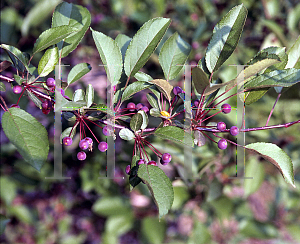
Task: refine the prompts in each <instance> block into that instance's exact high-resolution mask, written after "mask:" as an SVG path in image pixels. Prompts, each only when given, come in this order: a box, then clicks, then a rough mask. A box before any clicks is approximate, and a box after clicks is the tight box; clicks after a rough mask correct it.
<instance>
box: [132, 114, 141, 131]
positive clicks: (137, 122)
mask: <svg viewBox="0 0 300 244" xmlns="http://www.w3.org/2000/svg"><path fill="white" fill-rule="evenodd" d="M142 124H143V116H142V115H141V114H140V113H136V114H135V115H133V116H132V118H131V120H130V128H131V129H132V130H133V131H134V132H136V131H138V130H140V129H141V126H142Z"/></svg>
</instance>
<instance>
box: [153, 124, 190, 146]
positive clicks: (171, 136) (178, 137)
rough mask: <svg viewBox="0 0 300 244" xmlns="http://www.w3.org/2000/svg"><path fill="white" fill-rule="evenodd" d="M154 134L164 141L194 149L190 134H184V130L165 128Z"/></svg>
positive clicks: (173, 127)
mask: <svg viewBox="0 0 300 244" xmlns="http://www.w3.org/2000/svg"><path fill="white" fill-rule="evenodd" d="M154 134H155V135H156V136H158V137H160V138H162V139H165V140H170V141H173V142H176V143H179V144H184V145H187V146H190V147H194V142H193V138H192V136H191V134H189V133H186V132H185V131H184V130H182V129H180V128H178V127H175V126H165V127H162V128H158V129H157V130H156V131H155V133H154Z"/></svg>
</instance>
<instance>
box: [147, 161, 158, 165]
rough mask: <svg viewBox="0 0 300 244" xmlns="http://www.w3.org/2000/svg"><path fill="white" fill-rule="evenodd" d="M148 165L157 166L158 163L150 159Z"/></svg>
mask: <svg viewBox="0 0 300 244" xmlns="http://www.w3.org/2000/svg"><path fill="white" fill-rule="evenodd" d="M147 164H148V165H154V166H157V163H156V162H155V161H153V160H152V161H149V162H148V163H147Z"/></svg>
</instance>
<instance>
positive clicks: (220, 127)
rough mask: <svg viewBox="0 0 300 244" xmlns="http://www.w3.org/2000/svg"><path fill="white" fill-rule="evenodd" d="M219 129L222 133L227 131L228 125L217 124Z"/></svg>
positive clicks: (223, 123)
mask: <svg viewBox="0 0 300 244" xmlns="http://www.w3.org/2000/svg"><path fill="white" fill-rule="evenodd" d="M217 129H218V130H220V131H224V130H226V124H225V122H219V123H218V124H217Z"/></svg>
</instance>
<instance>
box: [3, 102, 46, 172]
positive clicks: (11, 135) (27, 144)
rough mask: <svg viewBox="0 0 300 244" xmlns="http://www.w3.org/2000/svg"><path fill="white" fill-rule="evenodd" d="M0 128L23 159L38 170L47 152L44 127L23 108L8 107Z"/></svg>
mask: <svg viewBox="0 0 300 244" xmlns="http://www.w3.org/2000/svg"><path fill="white" fill-rule="evenodd" d="M2 128H3V131H4V133H5V135H6V136H7V138H8V139H9V140H10V142H11V143H12V144H13V145H14V146H15V147H16V148H17V150H18V151H19V153H20V154H21V155H22V157H23V158H24V160H25V161H26V162H27V163H29V164H30V165H31V166H32V167H34V168H35V169H37V170H38V171H40V170H41V168H42V166H43V165H44V163H45V161H46V160H47V157H48V152H49V140H48V133H47V131H46V129H45V127H44V126H43V125H42V124H41V123H40V122H38V121H37V120H36V119H35V118H34V117H33V116H32V115H30V114H29V113H27V112H25V111H24V110H22V109H19V108H9V109H8V111H6V112H5V113H4V114H3V116H2Z"/></svg>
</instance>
